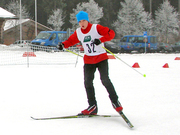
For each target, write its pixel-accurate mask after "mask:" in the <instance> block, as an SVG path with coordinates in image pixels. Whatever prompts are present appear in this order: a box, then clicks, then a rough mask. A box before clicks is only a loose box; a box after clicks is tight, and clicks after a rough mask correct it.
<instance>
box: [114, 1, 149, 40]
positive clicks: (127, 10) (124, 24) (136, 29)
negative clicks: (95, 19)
mask: <svg viewBox="0 0 180 135" xmlns="http://www.w3.org/2000/svg"><path fill="white" fill-rule="evenodd" d="M120 4H121V6H122V8H121V9H120V10H119V12H118V17H117V20H116V21H115V22H114V23H113V26H114V27H115V30H116V32H117V33H118V34H119V36H120V37H121V36H124V35H142V34H143V31H148V33H149V31H150V30H151V29H152V19H151V14H149V13H148V12H146V11H145V10H144V7H143V4H142V2H141V0H125V2H120Z"/></svg>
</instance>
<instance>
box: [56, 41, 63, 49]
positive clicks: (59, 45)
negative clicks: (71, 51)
mask: <svg viewBox="0 0 180 135" xmlns="http://www.w3.org/2000/svg"><path fill="white" fill-rule="evenodd" d="M56 47H57V48H58V49H59V50H63V48H64V44H63V43H62V42H59V43H58V45H57V46H56Z"/></svg>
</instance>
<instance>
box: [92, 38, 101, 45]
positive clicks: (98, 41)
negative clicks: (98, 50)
mask: <svg viewBox="0 0 180 135" xmlns="http://www.w3.org/2000/svg"><path fill="white" fill-rule="evenodd" d="M93 44H95V45H99V44H101V40H100V39H97V38H96V39H94V41H93Z"/></svg>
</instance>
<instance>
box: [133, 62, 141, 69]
mask: <svg viewBox="0 0 180 135" xmlns="http://www.w3.org/2000/svg"><path fill="white" fill-rule="evenodd" d="M132 67H133V68H140V66H139V64H138V63H137V62H136V63H134V65H133V66H132Z"/></svg>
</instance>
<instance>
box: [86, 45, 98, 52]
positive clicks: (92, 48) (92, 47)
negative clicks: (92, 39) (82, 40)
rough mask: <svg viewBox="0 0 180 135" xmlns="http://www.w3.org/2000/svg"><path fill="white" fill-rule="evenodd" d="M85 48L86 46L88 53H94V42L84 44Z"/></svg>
mask: <svg viewBox="0 0 180 135" xmlns="http://www.w3.org/2000/svg"><path fill="white" fill-rule="evenodd" d="M86 46H87V48H88V52H89V53H95V52H96V51H95V44H93V43H91V44H86Z"/></svg>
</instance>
